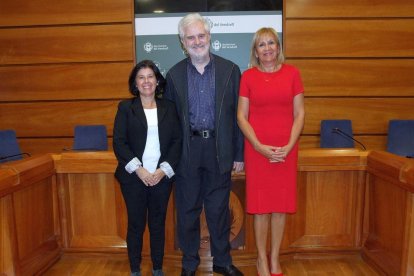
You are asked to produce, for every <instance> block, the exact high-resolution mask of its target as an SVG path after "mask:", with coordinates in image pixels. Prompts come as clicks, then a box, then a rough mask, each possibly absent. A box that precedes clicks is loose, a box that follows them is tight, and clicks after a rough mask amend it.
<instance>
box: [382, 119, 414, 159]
mask: <svg viewBox="0 0 414 276" xmlns="http://www.w3.org/2000/svg"><path fill="white" fill-rule="evenodd" d="M387 151H388V152H391V153H394V154H397V155H401V156H407V157H414V120H390V121H389V122H388V140H387Z"/></svg>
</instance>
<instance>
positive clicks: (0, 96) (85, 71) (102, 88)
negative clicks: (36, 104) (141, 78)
mask: <svg viewBox="0 0 414 276" xmlns="http://www.w3.org/2000/svg"><path fill="white" fill-rule="evenodd" d="M132 67H133V63H132V62H123V63H119V62H118V63H93V64H83V63H78V64H65V65H38V66H5V67H0V91H2V93H0V102H1V101H14V102H17V101H37V100H40V101H41V100H48V101H51V100H76V99H114V98H128V97H130V96H131V95H130V93H129V91H128V76H129V73H130V71H131V69H132Z"/></svg>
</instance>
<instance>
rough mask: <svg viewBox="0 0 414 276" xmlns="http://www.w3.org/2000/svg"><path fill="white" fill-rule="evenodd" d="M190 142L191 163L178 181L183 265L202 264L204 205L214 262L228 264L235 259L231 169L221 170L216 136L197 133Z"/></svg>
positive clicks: (179, 232)
mask: <svg viewBox="0 0 414 276" xmlns="http://www.w3.org/2000/svg"><path fill="white" fill-rule="evenodd" d="M190 143H191V144H190V156H189V158H190V159H189V167H187V168H180V170H179V171H178V173H177V176H176V185H175V187H176V204H177V220H178V223H177V227H178V238H179V246H180V249H181V250H182V252H183V260H182V265H183V268H185V269H187V270H196V269H197V267H198V265H199V264H200V256H199V254H198V250H199V248H200V214H201V211H202V208H203V206H204V210H205V214H206V221H207V226H208V230H209V232H210V249H211V254H212V256H213V257H214V258H213V263H214V264H215V265H219V266H226V265H229V264H231V263H232V260H231V256H230V243H229V234H230V217H229V196H230V187H231V172H228V173H224V174H220V170H219V167H218V162H217V158H216V147H215V139H214V138H209V139H204V138H201V137H197V136H195V137H193V138H192V139H191V142H190Z"/></svg>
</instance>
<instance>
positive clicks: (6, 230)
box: [0, 195, 16, 276]
mask: <svg viewBox="0 0 414 276" xmlns="http://www.w3.org/2000/svg"><path fill="white" fill-rule="evenodd" d="M12 212H13V210H12V204H11V196H10V195H9V196H5V197H0V252H1V254H0V275H10V276H11V275H15V274H16V273H15V269H14V262H13V259H14V255H15V252H13V249H14V240H13V238H14V235H13V233H12V232H13V231H11V229H13V224H14V223H13V221H12Z"/></svg>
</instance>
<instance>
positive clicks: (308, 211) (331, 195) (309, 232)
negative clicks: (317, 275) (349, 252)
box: [289, 171, 363, 248]
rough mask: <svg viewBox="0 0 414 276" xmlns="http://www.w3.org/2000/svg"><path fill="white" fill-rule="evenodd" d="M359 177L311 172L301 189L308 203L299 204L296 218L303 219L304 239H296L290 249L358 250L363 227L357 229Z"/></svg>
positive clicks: (360, 210) (360, 206)
mask: <svg viewBox="0 0 414 276" xmlns="http://www.w3.org/2000/svg"><path fill="white" fill-rule="evenodd" d="M358 174H359V173H358V172H349V171H339V172H311V173H307V174H306V175H305V176H304V178H301V180H304V182H302V181H300V182H299V183H298V185H302V187H301V188H300V190H301V191H302V192H305V202H298V207H299V208H298V212H297V215H298V217H299V218H300V217H302V218H304V219H305V221H306V224H305V225H304V229H302V230H303V235H301V236H299V237H295V239H294V240H292V241H291V243H290V245H289V246H290V247H303V248H307V247H315V246H318V247H344V248H345V247H349V248H355V247H356V246H357V245H358V243H359V240H357V235H356V234H357V230H358V229H360V227H359V228H357V227H356V223H357V222H358V221H359V220H360V219H361V217H362V200H361V197H360V195H361V191H362V188H363V186H362V185H360V184H362V183H360V182H359V181H358ZM332 206H335V208H332ZM294 216H296V215H293V217H294ZM299 218H298V219H299ZM292 219H293V220H294V219H295V218H292ZM291 238H293V237H291Z"/></svg>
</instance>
